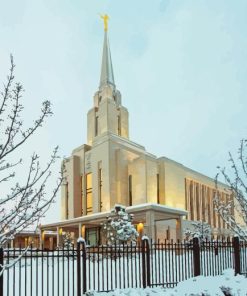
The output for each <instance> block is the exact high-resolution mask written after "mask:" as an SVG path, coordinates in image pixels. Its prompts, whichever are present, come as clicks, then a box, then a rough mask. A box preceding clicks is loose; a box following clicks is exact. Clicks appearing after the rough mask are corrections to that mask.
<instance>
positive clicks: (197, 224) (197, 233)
mask: <svg viewBox="0 0 247 296" xmlns="http://www.w3.org/2000/svg"><path fill="white" fill-rule="evenodd" d="M211 234H212V231H211V227H210V225H209V224H208V223H206V222H202V221H193V222H191V228H187V229H185V231H184V236H185V240H186V241H190V240H192V239H193V238H194V237H198V239H199V241H200V242H204V241H206V240H207V241H209V240H210V239H211Z"/></svg>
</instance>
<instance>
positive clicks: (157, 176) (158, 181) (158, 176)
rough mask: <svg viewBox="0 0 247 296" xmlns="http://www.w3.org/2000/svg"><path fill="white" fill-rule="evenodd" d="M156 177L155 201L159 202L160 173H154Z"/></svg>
mask: <svg viewBox="0 0 247 296" xmlns="http://www.w3.org/2000/svg"><path fill="white" fill-rule="evenodd" d="M156 178H157V203H158V204H159V203H160V175H159V174H157V175H156Z"/></svg>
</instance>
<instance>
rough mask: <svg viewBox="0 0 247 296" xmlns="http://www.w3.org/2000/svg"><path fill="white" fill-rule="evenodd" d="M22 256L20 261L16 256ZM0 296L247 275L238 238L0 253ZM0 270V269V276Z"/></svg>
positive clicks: (70, 295)
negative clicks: (232, 272)
mask: <svg viewBox="0 0 247 296" xmlns="http://www.w3.org/2000/svg"><path fill="white" fill-rule="evenodd" d="M20 255H21V256H22V257H21V258H20V259H19V260H17V259H18V258H19V256H20ZM14 260H17V262H16V264H14V265H13V266H12V267H11V268H7V269H6V270H4V271H3V274H2V276H0V296H3V295H5V296H24V295H25V296H27V295H28V296H33V295H35V296H36V295H37V296H39V295H40V296H60V295H63V296H80V295H82V294H83V293H85V292H86V291H89V290H95V291H110V290H114V289H116V288H128V287H133V288H142V287H144V288H145V287H148V286H150V287H154V286H164V287H168V288H169V287H174V286H176V285H177V283H178V282H180V281H183V280H186V279H188V278H190V277H193V276H198V275H217V274H221V273H222V271H223V270H224V269H226V268H234V269H235V273H236V274H244V275H245V276H247V244H246V243H244V242H239V239H238V238H234V239H233V240H232V241H231V240H222V241H215V242H212V241H206V242H202V243H200V242H199V241H198V239H197V238H195V239H194V240H193V241H192V242H189V243H188V242H172V241H165V242H162V243H161V242H159V241H158V242H152V241H148V240H147V239H145V240H143V241H142V242H141V243H140V244H129V245H127V244H121V245H111V246H98V247H89V246H85V243H84V242H79V243H78V244H77V247H76V248H74V249H69V248H64V249H58V250H50V251H46V250H38V249H33V248H32V247H30V249H28V250H27V251H26V252H24V250H23V249H21V248H19V249H10V248H8V249H4V250H3V249H0V266H4V267H6V266H7V265H9V264H10V265H11V264H13V263H14ZM1 270H2V267H0V272H1Z"/></svg>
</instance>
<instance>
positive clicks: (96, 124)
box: [95, 116, 99, 137]
mask: <svg viewBox="0 0 247 296" xmlns="http://www.w3.org/2000/svg"><path fill="white" fill-rule="evenodd" d="M98 133H99V117H98V116H96V117H95V137H96V136H98Z"/></svg>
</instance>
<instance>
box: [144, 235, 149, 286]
mask: <svg viewBox="0 0 247 296" xmlns="http://www.w3.org/2000/svg"><path fill="white" fill-rule="evenodd" d="M145 242H146V250H147V251H146V262H147V286H148V287H150V246H149V241H148V239H146V240H145Z"/></svg>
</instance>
